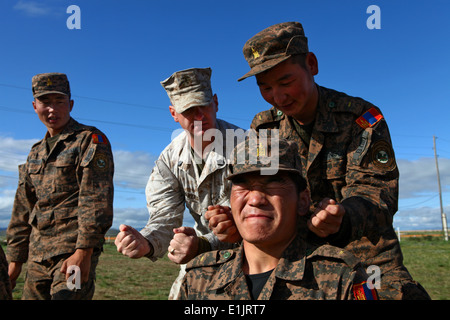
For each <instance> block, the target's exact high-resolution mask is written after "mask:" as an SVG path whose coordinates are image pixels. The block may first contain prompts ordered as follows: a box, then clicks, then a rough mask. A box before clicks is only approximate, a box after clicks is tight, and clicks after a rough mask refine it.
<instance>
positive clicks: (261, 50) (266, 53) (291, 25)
mask: <svg viewBox="0 0 450 320" xmlns="http://www.w3.org/2000/svg"><path fill="white" fill-rule="evenodd" d="M243 52H244V57H245V60H247V62H248V64H249V66H250V68H251V69H250V71H249V72H248V73H246V74H245V75H244V76H243V77H241V78H239V79H238V81H241V80H244V79H245V78H248V77H251V76H254V75H256V74H258V73H261V72H263V71H266V70H269V69H270V68H273V67H274V66H276V65H277V64H279V63H281V62H283V61H285V60H287V59H289V58H290V57H291V56H293V55H296V54H302V53H308V39H307V38H306V37H305V32H304V30H303V26H302V25H301V24H300V23H299V22H283V23H279V24H276V25H273V26H271V27H268V28H266V29H264V30H262V31H261V32H259V33H257V34H256V35H255V36H253V37H252V38H250V39H249V40H248V41H247V42H246V43H245V45H244V49H243Z"/></svg>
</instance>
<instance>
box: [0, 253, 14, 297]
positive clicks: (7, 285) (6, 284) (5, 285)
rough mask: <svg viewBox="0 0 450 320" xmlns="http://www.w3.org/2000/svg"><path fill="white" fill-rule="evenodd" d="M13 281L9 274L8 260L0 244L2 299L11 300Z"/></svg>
mask: <svg viewBox="0 0 450 320" xmlns="http://www.w3.org/2000/svg"><path fill="white" fill-rule="evenodd" d="M11 299H12V292H11V281H10V280H9V275H8V262H7V261H6V256H5V253H4V252H3V248H2V247H1V246H0V300H11Z"/></svg>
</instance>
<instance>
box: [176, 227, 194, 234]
mask: <svg viewBox="0 0 450 320" xmlns="http://www.w3.org/2000/svg"><path fill="white" fill-rule="evenodd" d="M173 232H174V233H175V234H177V233H184V234H185V235H187V236H194V235H196V232H195V229H194V228H191V227H179V228H175V229H173Z"/></svg>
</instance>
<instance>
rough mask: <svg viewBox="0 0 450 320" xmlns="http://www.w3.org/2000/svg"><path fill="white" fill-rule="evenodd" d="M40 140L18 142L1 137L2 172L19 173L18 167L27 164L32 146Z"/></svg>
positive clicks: (0, 166) (0, 161)
mask: <svg viewBox="0 0 450 320" xmlns="http://www.w3.org/2000/svg"><path fill="white" fill-rule="evenodd" d="M37 141H38V139H27V140H16V139H14V138H11V137H3V136H0V171H7V172H14V173H17V166H18V165H19V164H21V163H25V161H26V160H27V155H28V153H29V152H30V149H31V146H32V145H33V144H34V143H36V142H37Z"/></svg>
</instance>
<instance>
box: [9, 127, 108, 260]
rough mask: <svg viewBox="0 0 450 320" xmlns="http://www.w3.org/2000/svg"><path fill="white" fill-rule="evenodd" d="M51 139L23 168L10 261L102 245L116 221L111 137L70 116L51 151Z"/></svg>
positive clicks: (37, 148)
mask: <svg viewBox="0 0 450 320" xmlns="http://www.w3.org/2000/svg"><path fill="white" fill-rule="evenodd" d="M47 138H48V133H47V135H46V137H45V138H44V139H43V140H41V141H39V142H37V143H36V144H35V145H33V147H32V149H31V152H30V154H29V155H28V159H27V162H26V163H25V164H23V165H20V166H19V185H18V188H17V192H16V196H15V200H14V206H13V212H12V216H11V221H10V224H9V226H8V229H7V242H8V246H7V256H8V260H9V261H17V262H26V261H27V259H31V260H33V261H42V260H46V259H48V258H51V257H54V256H57V255H60V254H64V253H71V252H74V251H75V250H76V249H77V248H101V246H102V244H103V241H104V235H105V233H106V231H107V230H108V229H109V228H110V226H111V224H112V219H113V192H114V191H113V189H114V187H113V173H114V163H113V155H112V152H111V146H110V144H109V142H108V140H107V138H106V136H105V135H104V134H103V133H102V132H101V131H99V130H98V129H96V128H94V127H89V126H85V125H82V124H80V123H78V122H77V121H75V120H74V119H72V118H71V119H70V120H69V123H68V124H67V126H66V128H64V130H63V131H62V132H61V133H60V135H59V138H58V140H57V141H56V142H55V144H54V146H53V148H52V149H51V150H48V149H47V143H46V139H47Z"/></svg>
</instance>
